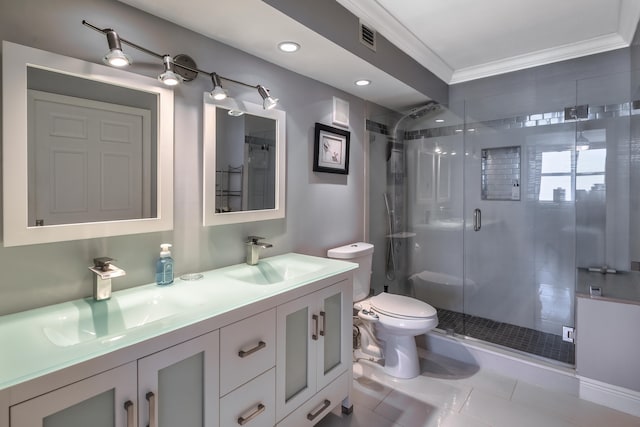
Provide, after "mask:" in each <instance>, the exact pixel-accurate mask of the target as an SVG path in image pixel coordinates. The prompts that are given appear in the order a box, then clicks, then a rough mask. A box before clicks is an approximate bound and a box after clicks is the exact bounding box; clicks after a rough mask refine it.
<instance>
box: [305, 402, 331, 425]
mask: <svg viewBox="0 0 640 427" xmlns="http://www.w3.org/2000/svg"><path fill="white" fill-rule="evenodd" d="M329 406H331V401H330V400H329V399H325V400H324V402H322V406H321V407H320V409H318V410H317V411H316V412H309V413H308V414H307V419H308V420H309V421H313V420H314V419H316V417H317V416H318V415H320V414H321V413H322V411H324V410H325V409H327V408H328V407H329Z"/></svg>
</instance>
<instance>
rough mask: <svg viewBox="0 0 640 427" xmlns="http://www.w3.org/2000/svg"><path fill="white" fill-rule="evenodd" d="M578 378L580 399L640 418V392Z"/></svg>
mask: <svg viewBox="0 0 640 427" xmlns="http://www.w3.org/2000/svg"><path fill="white" fill-rule="evenodd" d="M577 377H578V380H579V381H580V399H584V400H588V401H590V402H594V403H598V404H600V405H604V406H608V407H609V408H613V409H617V410H618V411H622V412H626V413H627V414H631V415H634V416H636V417H640V392H637V391H635V390H629V389H628V388H623V387H618V386H615V385H612V384H607V383H603V382H601V381H597V380H594V379H591V378H585V377H581V376H579V375H578V376H577Z"/></svg>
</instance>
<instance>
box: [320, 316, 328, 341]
mask: <svg viewBox="0 0 640 427" xmlns="http://www.w3.org/2000/svg"><path fill="white" fill-rule="evenodd" d="M325 314H326V313H325V312H324V311H321V312H320V317H322V329H320V336H321V337H323V336H324V331H325V330H326V329H327V316H326V315H325Z"/></svg>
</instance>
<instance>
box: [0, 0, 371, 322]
mask: <svg viewBox="0 0 640 427" xmlns="http://www.w3.org/2000/svg"><path fill="white" fill-rule="evenodd" d="M83 19H86V20H87V21H89V22H91V23H92V24H94V25H96V26H98V27H112V28H114V29H116V31H118V32H119V33H120V35H121V36H122V37H124V38H126V39H129V40H131V41H134V42H137V43H139V44H141V45H143V46H145V47H148V48H150V49H152V50H156V51H160V52H163V53H164V52H168V53H171V54H174V55H175V54H178V53H185V54H188V55H190V56H192V57H193V58H194V59H195V60H196V62H198V66H199V68H202V69H205V70H210V71H216V72H218V73H220V74H222V75H226V76H229V77H233V78H236V79H239V80H242V81H247V82H255V83H258V82H259V83H261V84H264V85H265V86H267V87H269V88H270V89H271V91H272V94H273V95H274V96H277V97H279V98H280V100H281V104H280V108H282V109H283V110H285V111H286V112H287V217H286V219H284V220H273V221H264V222H256V223H249V224H241V225H229V226H217V227H203V226H202V225H201V224H202V214H201V212H202V195H201V194H202V184H201V181H202V93H203V92H204V91H208V90H210V89H211V83H210V81H209V79H205V78H198V79H197V80H195V81H193V82H191V83H188V84H184V85H181V86H180V87H178V88H176V89H175V184H174V185H175V189H174V193H175V203H174V223H175V224H174V231H172V232H163V233H149V234H141V235H135V236H120V237H112V238H104V239H88V240H81V241H73V242H64V243H52V244H41V245H33V246H24V247H15V248H4V247H2V248H0V271H2V279H1V280H0V314H7V313H12V312H17V311H21V310H25V309H29V308H34V307H38V306H43V305H47V304H52V303H56V302H60V301H65V300H69V299H74V298H80V297H87V296H89V295H90V294H91V286H92V285H91V283H92V277H91V273H90V272H89V270H88V269H87V266H88V265H89V264H90V263H91V260H92V258H93V257H96V256H110V257H112V258H116V259H117V262H116V265H118V266H119V267H121V268H123V269H125V270H126V271H127V276H125V277H123V278H118V279H115V280H114V281H113V283H114V289H115V290H118V289H123V288H128V287H132V286H136V285H140V284H145V283H151V282H152V281H153V280H154V263H155V260H156V258H157V256H158V253H159V245H160V243H162V242H165V241H168V242H171V243H172V244H173V249H172V251H173V256H174V259H175V263H176V264H175V265H176V267H175V268H176V273H177V275H180V274H181V273H185V272H191V271H202V270H207V269H212V268H216V267H221V266H225V265H230V264H235V263H240V262H243V259H244V244H243V241H244V238H245V236H247V235H250V234H256V235H261V236H264V237H266V238H267V239H268V241H269V242H271V243H273V244H274V247H273V249H269V250H265V252H264V255H265V256H269V255H276V254H280V253H285V252H289V251H297V252H302V253H308V254H312V255H318V256H324V254H325V253H326V250H327V249H328V248H330V247H334V246H338V245H342V244H346V243H349V242H351V241H357V240H360V239H362V238H363V232H364V231H363V230H364V226H363V217H364V208H363V197H364V173H363V170H364V154H363V145H364V141H363V137H364V122H365V120H364V119H365V109H366V108H367V106H366V104H365V101H363V100H361V99H359V98H355V97H353V96H351V95H349V94H346V93H343V92H341V91H338V90H337V89H335V88H332V87H329V86H327V85H324V84H321V83H319V82H316V81H313V80H310V79H308V78H305V77H303V76H300V75H298V74H295V73H292V72H289V71H287V70H285V69H283V68H280V67H278V66H275V65H273V64H270V63H267V62H265V61H263V60H261V59H258V58H256V57H253V56H250V55H248V54H245V53H243V52H241V51H238V50H236V49H234V48H231V47H229V46H226V45H224V44H221V43H218V42H216V41H213V40H210V39H207V38H205V37H203V36H200V35H198V34H196V33H193V32H191V31H188V30H186V29H184V28H181V27H178V26H175V25H173V24H170V23H167V22H166V21H163V20H161V19H159V18H156V17H153V16H151V15H148V14H146V13H144V12H141V11H138V10H136V9H133V8H131V7H129V6H126V5H124V4H121V3H118V2H116V1H113V0H56V1H55V2H51V1H47V0H21V1H16V0H0V36H1V38H2V39H3V40H8V41H11V42H14V43H19V44H23V45H27V46H31V47H35V48H39V49H43V50H48V51H51V52H55V53H58V54H62V55H67V56H72V57H76V58H80V59H83V60H87V61H91V62H100V60H101V57H102V55H104V54H105V53H106V50H107V44H106V38H105V37H104V36H102V35H100V34H99V33H97V32H95V31H92V30H90V29H88V28H86V27H84V26H83V25H81V22H82V20H83ZM126 50H127V52H128V53H130V54H131V55H132V56H133V59H134V62H135V66H134V67H132V68H131V69H130V70H131V71H132V72H136V73H139V74H145V75H148V76H151V77H155V76H156V75H157V74H158V73H159V72H160V71H161V65H160V64H158V63H157V61H156V60H155V59H154V58H152V57H149V56H146V55H144V54H142V53H140V52H137V51H134V50H133V49H126ZM229 90H230V92H231V95H232V96H236V97H238V98H242V99H243V100H246V101H252V102H257V101H259V97H258V95H257V94H256V93H254V91H250V92H247V91H246V90H245V89H243V88H241V87H238V86H231V87H229ZM333 96H338V97H340V98H342V99H345V100H347V101H348V102H349V103H350V110H349V111H350V123H351V124H352V126H351V129H350V131H351V153H350V173H349V175H347V176H343V175H333V174H323V173H314V172H313V171H312V170H311V164H312V159H313V153H312V151H313V150H312V148H313V130H314V124H315V122H322V123H327V124H330V123H331V109H332V97H333ZM3 107H4V108H8V107H9V108H10V106H3ZM3 125H4V126H7V125H8V124H6V123H5V124H3ZM8 184H9V185H10V183H8ZM3 209H11V207H10V206H8V207H7V206H5V207H3ZM178 283H179V282H178Z"/></svg>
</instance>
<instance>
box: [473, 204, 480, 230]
mask: <svg viewBox="0 0 640 427" xmlns="http://www.w3.org/2000/svg"><path fill="white" fill-rule="evenodd" d="M481 228H482V211H481V210H480V209H477V208H476V209H475V210H474V211H473V231H480V229H481Z"/></svg>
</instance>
